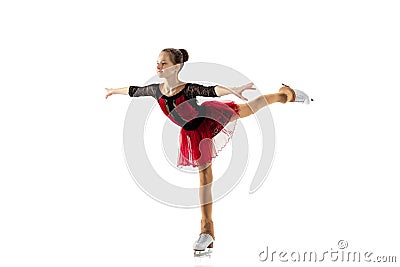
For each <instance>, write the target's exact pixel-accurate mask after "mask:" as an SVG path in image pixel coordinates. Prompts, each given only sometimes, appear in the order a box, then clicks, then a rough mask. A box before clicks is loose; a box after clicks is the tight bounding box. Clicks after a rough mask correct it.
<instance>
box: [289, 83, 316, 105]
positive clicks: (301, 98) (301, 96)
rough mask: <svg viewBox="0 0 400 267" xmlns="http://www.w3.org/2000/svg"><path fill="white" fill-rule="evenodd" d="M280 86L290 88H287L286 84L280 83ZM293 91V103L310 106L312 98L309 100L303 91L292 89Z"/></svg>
mask: <svg viewBox="0 0 400 267" xmlns="http://www.w3.org/2000/svg"><path fill="white" fill-rule="evenodd" d="M282 85H283V86H286V87H290V86H287V85H286V84H283V83H282ZM291 89H292V88H291ZM292 90H293V91H294V93H295V99H294V100H293V102H296V103H302V104H306V105H308V104H310V100H311V101H314V100H313V99H312V98H310V97H309V96H308V95H307V94H306V93H304V92H303V91H300V90H297V89H292Z"/></svg>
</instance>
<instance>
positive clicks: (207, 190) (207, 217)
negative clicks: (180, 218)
mask: <svg viewBox="0 0 400 267" xmlns="http://www.w3.org/2000/svg"><path fill="white" fill-rule="evenodd" d="M199 175H200V193H199V194H200V205H201V207H200V208H201V215H202V216H201V233H207V234H210V235H211V236H212V237H213V238H214V239H215V237H214V223H213V220H212V192H211V183H212V181H213V174H212V167H211V163H210V164H209V166H208V167H206V168H201V169H200V170H199ZM206 185H209V186H206ZM210 247H212V244H211V246H210Z"/></svg>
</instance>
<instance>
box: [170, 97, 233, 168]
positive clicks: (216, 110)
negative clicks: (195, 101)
mask: <svg viewBox="0 0 400 267" xmlns="http://www.w3.org/2000/svg"><path fill="white" fill-rule="evenodd" d="M201 106H203V107H205V110H206V112H205V114H206V115H205V118H204V120H203V121H202V122H201V124H200V125H199V126H198V127H197V128H196V129H194V130H185V129H184V128H181V131H180V136H179V146H180V153H179V155H178V164H177V165H178V166H193V167H199V166H203V165H205V164H207V163H211V161H212V159H213V158H215V157H216V156H217V155H218V153H219V152H220V151H221V150H222V149H223V148H224V147H225V146H226V144H227V143H228V142H229V140H230V139H231V138H232V135H233V132H234V130H235V126H236V120H237V119H238V118H239V106H238V105H237V104H235V103H234V102H233V101H229V102H222V101H206V102H203V103H202V104H201Z"/></svg>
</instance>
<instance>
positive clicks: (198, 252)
mask: <svg viewBox="0 0 400 267" xmlns="http://www.w3.org/2000/svg"><path fill="white" fill-rule="evenodd" d="M211 253H212V249H210V248H206V249H205V250H194V251H193V256H194V257H200V258H202V257H211Z"/></svg>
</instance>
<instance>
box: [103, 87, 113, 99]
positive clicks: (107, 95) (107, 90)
mask: <svg viewBox="0 0 400 267" xmlns="http://www.w3.org/2000/svg"><path fill="white" fill-rule="evenodd" d="M105 89H106V99H107V97H109V96H110V95H112V94H113V91H114V89H112V88H105Z"/></svg>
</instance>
